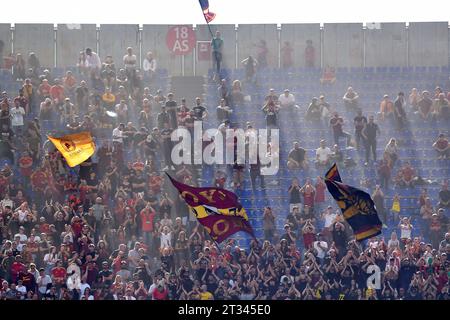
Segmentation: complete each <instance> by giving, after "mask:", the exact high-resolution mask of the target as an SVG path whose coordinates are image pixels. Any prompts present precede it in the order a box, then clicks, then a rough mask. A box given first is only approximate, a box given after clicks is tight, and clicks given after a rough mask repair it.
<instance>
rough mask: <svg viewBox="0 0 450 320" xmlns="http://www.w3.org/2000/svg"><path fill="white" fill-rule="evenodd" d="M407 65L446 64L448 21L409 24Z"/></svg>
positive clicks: (447, 56) (447, 57)
mask: <svg viewBox="0 0 450 320" xmlns="http://www.w3.org/2000/svg"><path fill="white" fill-rule="evenodd" d="M408 32H409V65H411V66H444V65H448V59H449V48H448V33H449V29H448V22H412V23H410V24H409V31H408Z"/></svg>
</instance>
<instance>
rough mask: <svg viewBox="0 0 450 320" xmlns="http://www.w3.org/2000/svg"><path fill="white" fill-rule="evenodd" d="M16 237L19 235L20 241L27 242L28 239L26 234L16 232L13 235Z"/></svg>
mask: <svg viewBox="0 0 450 320" xmlns="http://www.w3.org/2000/svg"><path fill="white" fill-rule="evenodd" d="M16 237H20V242H27V240H28V237H27V235H26V234H20V233H17V234H15V235H14V238H16Z"/></svg>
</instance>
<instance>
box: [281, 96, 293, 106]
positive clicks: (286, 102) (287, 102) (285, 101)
mask: <svg viewBox="0 0 450 320" xmlns="http://www.w3.org/2000/svg"><path fill="white" fill-rule="evenodd" d="M278 101H279V102H280V105H281V106H282V107H287V106H291V105H294V104H295V97H294V95H293V94H292V93H289V95H288V96H287V97H286V95H285V94H281V95H280V97H279V98H278Z"/></svg>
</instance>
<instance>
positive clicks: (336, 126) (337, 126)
mask: <svg viewBox="0 0 450 320" xmlns="http://www.w3.org/2000/svg"><path fill="white" fill-rule="evenodd" d="M339 120H342V118H341V117H338V118H331V119H330V124H331V126H332V127H333V132H334V133H335V134H337V133H338V134H339V133H341V132H342V123H341V122H339Z"/></svg>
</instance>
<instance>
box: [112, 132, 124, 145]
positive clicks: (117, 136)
mask: <svg viewBox="0 0 450 320" xmlns="http://www.w3.org/2000/svg"><path fill="white" fill-rule="evenodd" d="M112 136H113V139H112V140H113V142H120V143H123V133H122V131H120V130H119V128H115V129H114V130H113V132H112Z"/></svg>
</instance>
